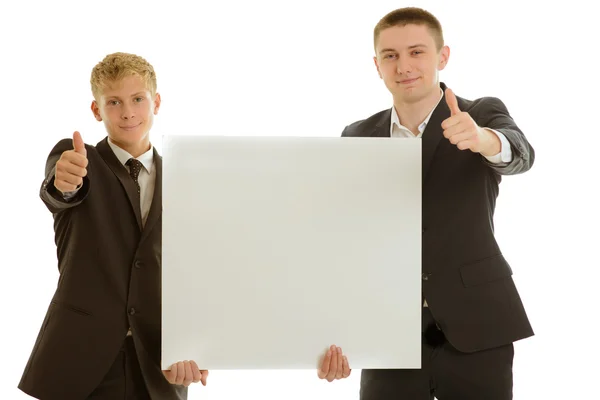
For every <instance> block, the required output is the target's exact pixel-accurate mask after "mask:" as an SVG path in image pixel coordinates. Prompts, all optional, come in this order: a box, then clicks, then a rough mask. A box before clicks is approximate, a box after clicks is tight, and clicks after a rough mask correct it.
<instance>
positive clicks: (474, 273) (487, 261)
mask: <svg viewBox="0 0 600 400" xmlns="http://www.w3.org/2000/svg"><path fill="white" fill-rule="evenodd" d="M511 275H512V269H511V268H510V266H509V265H508V263H507V262H506V260H505V259H504V256H503V255H502V254H498V255H496V256H492V257H488V258H484V259H483V260H479V261H476V262H474V263H471V264H467V265H463V266H462V267H460V276H461V278H462V282H463V285H464V286H465V287H470V286H477V285H481V284H483V283H488V282H492V281H495V280H498V279H501V278H506V277H509V276H511Z"/></svg>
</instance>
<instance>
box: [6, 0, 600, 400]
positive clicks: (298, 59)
mask: <svg viewBox="0 0 600 400" xmlns="http://www.w3.org/2000/svg"><path fill="white" fill-rule="evenodd" d="M196 3H198V4H196ZM532 3H534V2H525V1H503V2H490V1H469V2H466V1H464V2H461V1H453V2H449V1H442V0H438V1H422V2H414V3H412V4H407V3H404V2H397V1H388V0H386V1H383V0H378V1H376V2H368V1H364V0H362V1H344V2H341V1H340V2H337V1H324V0H321V1H304V2H287V1H279V2H275V1H269V2H267V1H252V2H250V1H248V2H246V1H241V0H239V1H218V2H217V1H210V2H209V1H206V2H194V3H193V4H195V5H193V6H191V5H188V4H187V3H180V2H176V1H170V2H166V1H161V2H156V3H154V2H150V1H144V2H141V1H140V2H127V1H118V2H117V1H106V0H105V1H98V2H83V1H53V2H42V1H36V2H33V1H26V0H23V1H19V2H17V1H13V2H2V6H0V47H1V52H0V55H1V56H0V133H1V135H2V136H1V137H2V146H3V150H4V151H3V157H2V158H0V163H1V164H0V171H2V172H1V173H2V175H1V178H2V196H0V199H1V200H0V201H1V204H0V206H1V208H0V209H1V210H2V212H3V218H2V235H3V240H2V242H1V244H0V246H1V247H0V253H1V254H2V267H3V272H4V276H3V279H2V280H0V296H1V298H0V307H1V310H0V312H1V313H2V327H1V328H0V335H2V336H1V339H2V340H1V341H0V346H1V347H0V351H1V353H0V354H2V355H3V358H2V367H0V368H1V369H0V382H1V383H0V398H2V399H11V400H12V399H16V400H18V399H24V398H26V396H24V395H22V394H20V392H18V390H17V389H16V386H17V383H18V381H19V379H20V376H21V373H22V371H23V368H24V366H25V363H26V362H27V358H28V357H29V353H30V351H31V348H32V346H33V343H34V341H35V338H36V336H37V333H38V329H39V326H40V324H41V322H42V319H43V316H44V313H45V311H46V308H47V304H48V302H49V300H50V298H51V296H52V293H53V291H54V289H55V285H56V282H57V278H58V272H57V268H56V263H55V247H54V243H53V231H52V218H51V215H50V213H49V212H48V211H47V210H46V209H45V208H44V206H43V204H42V202H41V201H40V200H39V197H38V190H39V186H40V184H41V182H42V179H43V177H44V176H43V175H44V174H43V172H44V164H45V159H46V156H47V154H48V152H49V150H50V149H51V147H52V146H53V145H54V144H55V143H56V142H57V141H58V140H59V139H61V138H64V137H69V136H70V135H71V134H72V132H73V131H74V130H80V132H81V133H82V135H83V138H84V140H85V141H86V142H87V143H92V144H93V143H96V142H98V141H99V140H101V139H102V138H103V136H104V135H105V132H104V129H103V125H102V124H101V123H97V122H96V121H95V120H94V119H93V117H92V113H91V111H90V110H89V105H90V102H91V99H92V97H91V93H90V88H89V83H88V82H89V75H90V72H91V69H92V67H93V66H94V65H95V64H96V63H97V62H98V61H100V60H101V59H102V58H103V57H104V56H105V55H106V54H108V53H111V52H115V51H126V52H134V53H137V54H140V55H143V56H144V57H146V58H147V59H148V60H149V61H150V62H151V63H152V64H153V65H154V67H155V68H156V70H157V73H158V84H159V91H160V93H161V94H162V98H163V105H162V108H161V111H160V113H159V115H158V118H157V120H156V124H155V127H154V129H153V138H154V140H155V141H156V142H157V143H156V144H157V145H159V144H160V143H158V140H157V139H158V138H159V137H160V135H162V134H163V133H167V132H169V133H190V134H239V135H259V134H260V135H323V136H338V135H339V134H340V133H341V131H342V129H343V128H344V126H345V125H347V124H348V123H350V122H353V121H355V120H357V119H362V118H364V117H367V116H369V115H371V114H373V113H375V112H377V111H379V110H382V109H384V108H387V107H389V106H391V98H390V95H389V93H388V92H387V90H386V89H385V87H384V85H383V83H382V82H381V81H380V80H379V78H378V76H377V74H376V72H375V68H374V66H373V63H372V60H371V57H372V55H373V49H372V29H373V27H374V25H375V24H376V23H377V21H378V20H379V19H380V18H381V17H382V16H383V15H385V14H386V13H387V12H388V11H391V10H393V9H395V8H397V7H402V6H406V5H418V6H422V7H424V8H427V9H428V10H430V11H432V12H433V13H434V14H435V15H436V16H437V17H438V18H439V19H440V21H441V22H442V25H443V27H444V29H445V38H446V42H447V44H448V45H449V46H450V48H451V55H450V61H449V64H448V67H447V68H446V69H445V70H444V71H442V74H441V78H442V81H444V82H446V83H447V84H448V85H449V86H450V87H451V88H453V89H454V90H455V92H456V93H457V95H459V96H462V97H466V98H471V99H473V98H477V97H480V96H488V95H489V96H497V97H499V98H501V99H502V100H503V101H504V102H505V104H506V105H507V106H508V109H509V111H510V112H511V113H512V115H513V117H514V119H515V120H516V122H517V123H518V125H519V126H520V127H521V128H522V129H523V131H524V132H525V133H526V135H527V137H528V139H529V140H530V141H531V143H532V145H533V146H534V148H535V150H536V163H535V165H534V167H533V170H531V171H530V172H528V173H527V174H525V175H522V176H513V177H507V178H506V179H505V180H504V181H503V183H502V184H501V190H500V198H499V201H498V205H497V213H496V219H495V220H496V227H497V238H498V241H499V243H500V245H501V248H502V250H503V252H504V254H505V256H506V258H507V259H508V261H509V262H510V263H511V266H512V267H513V270H514V272H515V275H514V279H515V281H516V283H517V286H518V288H519V289H520V293H521V295H522V298H523V301H524V302H525V305H526V307H527V310H528V313H529V316H530V318H531V322H532V324H533V326H534V329H535V331H536V334H537V335H536V336H535V337H533V338H530V339H527V340H525V341H522V342H518V343H517V344H516V355H515V368H514V373H515V377H514V380H515V383H514V393H515V399H533V398H535V399H542V398H547V399H555V398H569V399H582V398H590V396H593V395H597V393H594V392H592V390H593V387H594V386H595V385H594V384H595V383H596V382H597V379H598V376H600V375H599V372H600V368H599V367H598V363H597V361H598V356H599V351H598V345H597V336H598V328H599V327H600V325H599V322H598V305H599V300H598V283H597V282H598V278H599V277H600V274H599V273H598V268H599V266H600V265H599V264H600V263H599V262H598V257H597V251H596V249H597V247H598V239H599V237H598V236H599V235H598V233H597V230H596V229H597V227H598V223H599V222H600V219H599V211H598V209H599V208H598V205H597V204H598V197H597V195H596V193H597V189H596V187H597V186H598V145H600V140H599V139H598V135H599V133H600V132H599V129H598V122H597V119H596V116H597V109H596V108H597V107H594V105H595V106H597V105H598V99H597V96H598V89H599V88H598V83H597V72H596V68H597V63H596V62H595V60H596V59H597V37H598V36H597V33H593V30H595V28H596V26H597V21H596V13H594V12H593V10H592V7H593V4H594V2H587V1H569V2H566V3H563V2H545V3H542V2H540V3H539V4H538V5H533V4H532ZM190 4H192V3H191V2H190ZM200 4H202V5H200ZM585 4H589V5H585ZM159 149H160V148H159ZM440 201H443V199H440ZM324 306H325V307H329V308H330V309H331V312H332V313H335V311H336V308H337V307H342V306H343V302H342V303H340V304H329V305H324ZM292 345H293V343H290V346H292ZM72 368H73V370H75V369H77V366H76V365H73V366H72ZM70 372H71V371H68V370H66V371H64V373H65V374H69V373H70ZM359 372H360V371H353V374H352V376H351V378H350V379H348V380H346V381H342V382H335V383H332V384H328V383H327V382H323V381H319V380H318V379H317V377H316V373H315V371H279V372H268V371H262V372H246V371H244V372H215V373H213V374H211V376H210V378H209V385H208V387H206V388H204V387H201V386H197V387H193V388H192V389H191V391H190V399H200V398H206V399H233V398H261V399H281V398H286V399H306V398H311V399H358V386H359V376H360V374H359ZM591 393H594V394H593V395H592V394H591Z"/></svg>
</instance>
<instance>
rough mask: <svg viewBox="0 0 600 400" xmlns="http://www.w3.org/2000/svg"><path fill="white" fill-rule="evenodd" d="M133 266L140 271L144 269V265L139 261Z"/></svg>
mask: <svg viewBox="0 0 600 400" xmlns="http://www.w3.org/2000/svg"><path fill="white" fill-rule="evenodd" d="M133 266H134V267H136V268H137V269H140V268H142V263H141V262H139V261H136V262H134V263H133Z"/></svg>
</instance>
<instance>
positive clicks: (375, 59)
mask: <svg viewBox="0 0 600 400" xmlns="http://www.w3.org/2000/svg"><path fill="white" fill-rule="evenodd" d="M373 62H374V63H375V68H377V75H379V77H380V78H381V79H383V76H382V75H381V70H380V69H379V63H378V62H377V57H376V56H373Z"/></svg>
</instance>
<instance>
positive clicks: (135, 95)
mask: <svg viewBox="0 0 600 400" xmlns="http://www.w3.org/2000/svg"><path fill="white" fill-rule="evenodd" d="M145 94H146V93H145V92H137V93H134V94H132V95H131V97H138V96H144V95H145ZM106 99H107V100H112V99H117V100H121V98H120V97H119V96H107V97H106Z"/></svg>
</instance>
